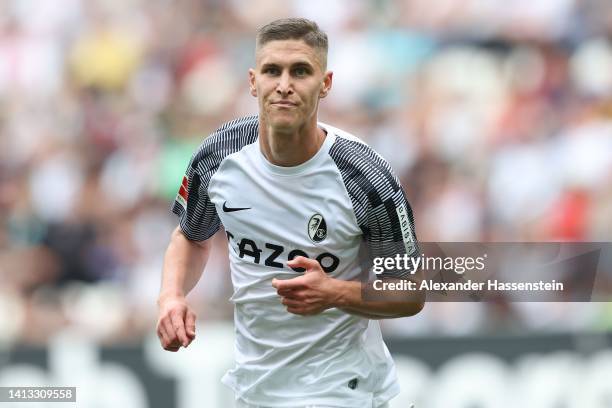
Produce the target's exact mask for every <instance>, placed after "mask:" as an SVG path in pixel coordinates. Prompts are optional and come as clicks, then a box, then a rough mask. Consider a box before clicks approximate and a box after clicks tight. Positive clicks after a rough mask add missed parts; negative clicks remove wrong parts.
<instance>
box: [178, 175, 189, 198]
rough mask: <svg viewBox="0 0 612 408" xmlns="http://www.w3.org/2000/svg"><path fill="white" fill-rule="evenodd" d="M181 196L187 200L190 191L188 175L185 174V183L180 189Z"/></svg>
mask: <svg viewBox="0 0 612 408" xmlns="http://www.w3.org/2000/svg"><path fill="white" fill-rule="evenodd" d="M179 196H181V197H183V200H185V201H187V197H188V196H189V193H188V192H187V176H183V183H182V184H181V188H180V189H179Z"/></svg>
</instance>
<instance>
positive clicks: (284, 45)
mask: <svg viewBox="0 0 612 408" xmlns="http://www.w3.org/2000/svg"><path fill="white" fill-rule="evenodd" d="M255 58H256V63H257V65H259V66H261V65H264V64H289V65H291V64H293V63H295V62H298V61H300V62H309V63H310V64H312V65H317V66H321V59H320V58H321V56H320V55H319V52H318V51H317V50H316V49H314V48H312V47H311V46H310V45H308V44H306V43H305V42H304V41H302V40H274V41H270V42H267V43H266V44H264V45H263V46H261V47H260V48H259V49H258V50H257V52H256V54H255Z"/></svg>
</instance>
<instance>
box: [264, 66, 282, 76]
mask: <svg viewBox="0 0 612 408" xmlns="http://www.w3.org/2000/svg"><path fill="white" fill-rule="evenodd" d="M279 72H280V71H279V70H278V68H276V67H266V68H264V69H263V73H264V74H267V75H278V74H279Z"/></svg>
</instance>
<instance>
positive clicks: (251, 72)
mask: <svg viewBox="0 0 612 408" xmlns="http://www.w3.org/2000/svg"><path fill="white" fill-rule="evenodd" d="M249 89H250V90H251V95H253V96H255V97H257V88H256V87H255V70H254V69H253V68H249Z"/></svg>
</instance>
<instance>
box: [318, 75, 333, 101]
mask: <svg viewBox="0 0 612 408" xmlns="http://www.w3.org/2000/svg"><path fill="white" fill-rule="evenodd" d="M333 76H334V73H333V72H332V71H327V72H326V73H325V76H324V77H323V83H322V84H321V91H320V92H319V98H325V97H326V96H327V94H328V93H329V91H331V87H332V82H333V81H332V79H333Z"/></svg>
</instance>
